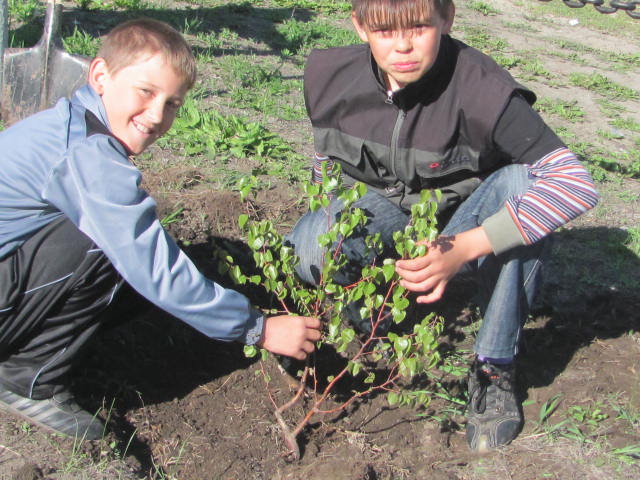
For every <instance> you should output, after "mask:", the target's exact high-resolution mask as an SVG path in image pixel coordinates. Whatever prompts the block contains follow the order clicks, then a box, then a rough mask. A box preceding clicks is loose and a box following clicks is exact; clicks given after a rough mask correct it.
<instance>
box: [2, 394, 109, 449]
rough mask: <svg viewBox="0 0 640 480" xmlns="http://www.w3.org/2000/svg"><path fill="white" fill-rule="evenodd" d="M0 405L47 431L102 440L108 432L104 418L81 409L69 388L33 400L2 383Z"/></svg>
mask: <svg viewBox="0 0 640 480" xmlns="http://www.w3.org/2000/svg"><path fill="white" fill-rule="evenodd" d="M0 408H2V409H3V410H7V411H9V412H12V413H14V414H17V415H19V416H21V417H23V418H24V419H26V420H28V421H30V422H32V423H34V424H35V425H38V426H40V427H43V428H44V429H46V430H49V431H53V432H56V433H61V434H63V435H67V436H70V437H76V438H79V439H87V440H99V439H101V438H102V437H103V436H104V433H105V427H104V424H103V423H102V421H101V420H100V419H99V418H97V417H96V416H95V415H91V414H90V413H89V412H87V411H85V410H83V409H82V408H80V406H79V405H78V404H77V403H76V402H75V400H74V399H73V396H72V395H71V393H69V392H67V391H63V392H61V393H57V394H55V395H54V396H53V397H51V398H48V399H46V400H32V399H30V398H25V397H21V396H20V395H17V394H15V393H13V392H11V391H10V390H7V389H6V387H4V386H2V385H0Z"/></svg>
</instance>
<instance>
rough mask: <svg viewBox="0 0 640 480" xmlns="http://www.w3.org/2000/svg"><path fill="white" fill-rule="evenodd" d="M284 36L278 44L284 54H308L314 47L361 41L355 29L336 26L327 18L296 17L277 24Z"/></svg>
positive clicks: (327, 46)
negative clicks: (301, 18)
mask: <svg viewBox="0 0 640 480" xmlns="http://www.w3.org/2000/svg"><path fill="white" fill-rule="evenodd" d="M276 30H277V31H278V32H279V33H280V34H281V36H282V38H281V40H279V41H278V43H277V44H276V45H277V46H279V47H280V49H281V50H282V54H283V55H286V56H288V55H296V54H301V55H304V56H306V55H308V53H309V52H310V51H311V49H312V48H329V47H338V46H343V45H350V44H353V43H359V42H360V40H359V38H358V36H357V35H356V33H355V32H354V31H353V29H345V28H340V27H336V26H334V25H333V24H331V23H329V22H327V21H325V20H312V21H309V22H303V21H299V20H296V19H295V18H292V19H289V20H286V21H284V22H283V23H281V24H279V25H277V26H276Z"/></svg>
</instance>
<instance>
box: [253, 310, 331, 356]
mask: <svg viewBox="0 0 640 480" xmlns="http://www.w3.org/2000/svg"><path fill="white" fill-rule="evenodd" d="M318 340H320V320H319V319H318V318H314V317H299V316H296V315H280V316H277V317H268V318H265V320H264V328H263V330H262V338H261V339H260V340H259V341H258V342H257V343H256V345H258V346H259V347H260V348H265V349H267V350H269V351H270V352H272V353H276V354H278V355H286V356H288V357H293V358H295V359H298V360H304V359H305V358H307V355H308V354H310V353H311V352H313V350H314V349H315V344H314V342H316V341H318Z"/></svg>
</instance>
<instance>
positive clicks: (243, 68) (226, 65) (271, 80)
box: [216, 55, 306, 120]
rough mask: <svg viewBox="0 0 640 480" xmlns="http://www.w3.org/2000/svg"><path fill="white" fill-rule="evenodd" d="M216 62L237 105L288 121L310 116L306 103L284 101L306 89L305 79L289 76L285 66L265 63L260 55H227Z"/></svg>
mask: <svg viewBox="0 0 640 480" xmlns="http://www.w3.org/2000/svg"><path fill="white" fill-rule="evenodd" d="M216 63H217V65H218V66H219V71H220V74H221V77H222V83H223V85H224V86H225V87H226V91H227V94H228V95H229V98H230V100H231V103H232V104H233V105H234V107H236V108H245V109H252V110H255V111H257V112H260V113H261V115H264V116H270V117H273V118H281V119H285V120H302V119H304V118H305V117H306V111H305V109H304V107H303V105H301V104H298V105H290V104H283V97H284V96H286V95H287V94H289V93H290V92H297V93H298V94H299V92H301V91H302V80H301V79H300V78H288V79H287V78H285V77H284V76H283V74H282V72H281V71H280V69H281V67H282V65H269V64H262V63H261V61H260V60H259V59H258V58H257V57H255V56H246V55H227V56H225V57H222V58H220V59H219V60H217V62H216Z"/></svg>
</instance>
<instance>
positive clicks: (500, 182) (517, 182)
mask: <svg viewBox="0 0 640 480" xmlns="http://www.w3.org/2000/svg"><path fill="white" fill-rule="evenodd" d="M487 181H488V182H489V184H490V185H491V186H492V188H493V189H494V190H497V191H499V192H501V193H503V194H505V195H506V196H508V197H511V196H514V195H521V194H524V193H525V192H526V191H527V190H528V189H529V187H530V186H531V184H532V183H533V182H534V181H535V178H534V177H533V176H531V175H530V174H529V169H528V168H527V167H526V166H525V165H519V164H513V165H507V166H504V167H502V168H501V169H500V170H497V171H496V172H494V173H493V174H492V175H491V176H490V177H489V178H488V179H487Z"/></svg>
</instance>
